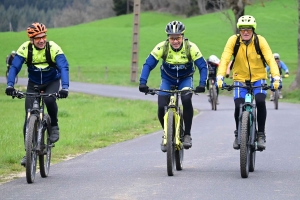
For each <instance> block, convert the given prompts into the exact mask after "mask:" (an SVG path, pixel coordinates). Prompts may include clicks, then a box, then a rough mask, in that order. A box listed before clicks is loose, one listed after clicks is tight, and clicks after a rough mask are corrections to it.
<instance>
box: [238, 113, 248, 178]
mask: <svg viewBox="0 0 300 200" xmlns="http://www.w3.org/2000/svg"><path fill="white" fill-rule="evenodd" d="M240 133H241V135H240V138H241V145H240V171H241V176H242V178H248V175H249V162H250V146H249V144H248V143H249V142H248V141H249V133H250V115H249V112H247V111H244V112H243V113H242V121H241V131H240Z"/></svg>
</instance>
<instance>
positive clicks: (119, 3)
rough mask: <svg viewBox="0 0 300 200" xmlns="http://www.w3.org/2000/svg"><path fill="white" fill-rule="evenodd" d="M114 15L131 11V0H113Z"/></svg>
mask: <svg viewBox="0 0 300 200" xmlns="http://www.w3.org/2000/svg"><path fill="white" fill-rule="evenodd" d="M113 3H114V7H113V10H114V11H115V13H116V15H117V16H119V15H125V14H128V13H132V11H133V2H132V1H130V0H113Z"/></svg>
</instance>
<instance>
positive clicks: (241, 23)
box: [217, 15, 280, 149]
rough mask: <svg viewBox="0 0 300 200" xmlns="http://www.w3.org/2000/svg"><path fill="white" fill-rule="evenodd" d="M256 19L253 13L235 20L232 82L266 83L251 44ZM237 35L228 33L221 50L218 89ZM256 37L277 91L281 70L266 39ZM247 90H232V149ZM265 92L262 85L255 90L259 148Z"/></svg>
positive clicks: (263, 144)
mask: <svg viewBox="0 0 300 200" xmlns="http://www.w3.org/2000/svg"><path fill="white" fill-rule="evenodd" d="M256 26H257V24H256V20H255V18H254V17H253V16H250V15H244V16H241V17H240V18H239V19H238V22H237V28H238V29H239V34H240V36H241V37H240V47H239V50H238V52H237V54H236V57H235V62H234V64H233V68H232V75H233V81H234V85H243V84H245V81H246V80H250V81H251V83H252V84H253V85H254V86H259V85H261V84H265V83H266V80H267V79H268V78H267V72H266V68H265V65H264V63H263V61H262V59H261V56H260V55H259V54H257V52H256V49H255V45H254V34H255V32H254V31H255V30H256ZM237 37H238V35H233V36H231V37H230V38H229V39H228V41H227V43H226V45H225V48H224V51H223V53H222V57H221V61H220V65H219V70H218V74H217V84H218V87H219V88H222V87H223V86H224V76H225V74H226V69H227V66H228V63H229V62H230V60H231V57H232V55H233V53H234V46H235V43H236V40H237ZM257 37H258V40H259V45H260V49H261V52H262V55H263V56H264V58H265V61H266V63H267V64H268V65H269V66H270V70H271V74H272V77H274V80H275V81H274V84H273V86H272V87H273V89H275V90H277V89H278V87H279V85H280V73H279V70H278V67H277V64H276V62H275V59H274V57H273V54H272V51H271V49H270V47H269V45H268V43H267V41H266V39H265V38H264V37H263V36H261V35H257ZM246 92H247V91H246V89H243V88H235V89H234V103H235V111H234V118H235V123H236V130H235V131H234V134H235V139H234V143H233V148H234V149H239V148H240V147H239V145H238V141H237V129H238V123H239V119H238V118H239V114H240V113H239V111H240V104H242V103H244V102H245V94H246ZM266 94H267V93H266V91H265V90H262V89H261V88H257V89H254V96H255V102H256V106H257V125H258V127H257V128H258V130H257V131H258V133H257V135H258V144H257V146H258V148H260V149H265V148H266V146H265V139H266V135H265V122H266V117H267V109H266Z"/></svg>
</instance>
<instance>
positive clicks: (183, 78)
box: [139, 21, 207, 152]
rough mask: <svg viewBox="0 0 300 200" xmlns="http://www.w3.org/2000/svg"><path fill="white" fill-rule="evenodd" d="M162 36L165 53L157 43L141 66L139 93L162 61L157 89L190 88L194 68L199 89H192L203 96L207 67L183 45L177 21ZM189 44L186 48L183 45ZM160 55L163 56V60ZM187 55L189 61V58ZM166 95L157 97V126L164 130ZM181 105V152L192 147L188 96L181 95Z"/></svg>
mask: <svg viewBox="0 0 300 200" xmlns="http://www.w3.org/2000/svg"><path fill="white" fill-rule="evenodd" d="M165 31H166V34H167V37H168V41H169V43H168V45H167V47H168V48H169V49H168V51H164V50H165V49H164V48H167V47H166V45H165V44H166V43H165V42H166V41H163V42H160V43H158V44H157V45H156V46H155V47H154V49H153V50H152V51H151V53H150V55H149V56H148V57H147V59H146V62H145V63H144V65H143V69H142V73H141V76H140V85H139V91H140V92H143V93H147V92H148V86H147V80H148V77H149V75H150V72H151V70H153V69H154V68H155V67H156V65H157V64H158V62H159V60H160V59H161V58H162V60H163V61H162V64H161V66H160V71H161V78H162V81H161V85H160V89H162V90H170V88H171V85H174V86H178V89H179V90H181V89H183V88H193V87H194V86H193V74H194V72H195V67H194V64H195V65H196V66H197V67H198V69H199V72H200V80H199V85H198V86H197V87H196V92H198V93H200V92H205V85H206V79H207V64H206V61H205V59H204V57H203V56H202V53H201V52H200V50H199V48H198V47H197V46H196V44H194V43H192V42H190V41H187V40H186V39H185V38H184V32H185V26H184V24H183V23H182V22H180V21H172V22H170V23H168V24H167V26H166V29H165ZM187 42H189V46H188V45H186V44H187ZM164 52H166V53H167V55H166V56H164ZM188 55H190V58H189V56H188ZM169 99H170V97H169V95H168V94H167V93H163V92H160V93H159V95H158V119H159V121H160V123H161V126H162V127H164V119H163V118H164V114H165V109H164V107H165V106H167V105H168V103H169ZM181 102H182V105H183V120H184V124H185V132H184V141H183V146H184V148H185V149H189V148H191V147H192V138H191V128H192V120H193V114H194V109H193V105H192V94H187V95H182V96H181ZM161 150H162V151H163V152H166V146H165V145H163V143H162V145H161Z"/></svg>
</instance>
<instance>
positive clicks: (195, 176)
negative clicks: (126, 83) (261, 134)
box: [0, 77, 300, 200]
mask: <svg viewBox="0 0 300 200" xmlns="http://www.w3.org/2000/svg"><path fill="white" fill-rule="evenodd" d="M0 83H5V78H3V77H2V78H1V77H0ZM19 84H26V80H25V79H20V80H19ZM70 91H72V92H83V91H85V92H86V93H89V94H96V95H101V96H110V97H122V98H129V99H142V100H150V101H156V98H157V97H155V96H150V95H147V96H146V95H143V94H142V93H139V92H138V89H137V88H127V87H120V86H106V85H97V84H87V83H77V82H71V83H70ZM193 105H194V108H196V109H198V110H199V111H200V114H199V115H197V116H196V117H195V118H194V121H193V128H192V138H193V147H192V148H191V149H189V150H186V151H185V155H184V166H183V170H182V171H175V175H174V176H172V177H169V176H168V175H167V169H166V154H164V153H162V152H161V151H160V142H161V135H162V132H161V131H159V132H157V133H151V134H149V135H146V136H142V137H138V138H136V139H133V140H130V141H126V142H121V143H118V144H114V145H111V146H109V147H106V148H101V149H98V150H95V151H93V152H90V153H87V154H84V155H81V156H78V157H76V158H74V159H71V160H68V161H64V162H61V163H58V164H55V165H52V166H51V170H50V175H49V177H48V178H41V177H40V175H39V174H37V176H36V180H35V183H33V184H27V182H26V178H25V177H21V178H18V179H15V180H13V181H10V182H7V183H4V184H2V185H0V199H1V200H2V199H5V200H6V199H19V200H20V199H42V198H45V199H55V200H58V199H130V200H131V199H149V200H150V199H203V200H206V199H214V200H215V199H216V200H224V199H243V200H245V199H258V200H259V199H262V200H267V199H272V200H277V199H278V200H279V199H280V200H281V199H285V200H290V199H300V179H299V176H300V150H299V144H300V134H299V129H298V128H299V127H298V125H297V124H298V123H299V119H300V112H299V110H300V105H298V104H290V103H283V102H280V103H279V109H278V110H275V109H274V108H273V103H272V102H270V101H267V109H268V117H267V123H266V134H267V149H266V150H265V151H263V152H257V153H256V167H255V171H254V172H251V173H250V174H249V177H248V178H246V179H244V178H241V176H240V167H239V151H237V150H234V149H233V148H232V143H233V139H234V135H233V131H234V127H235V125H234V119H233V108H234V104H233V100H232V97H225V96H221V97H220V105H219V106H218V110H217V111H212V110H211V109H210V104H209V103H208V102H207V97H206V95H205V94H200V95H197V96H193ZM141 109H143V108H141ZM153 114H154V115H156V113H153ZM57 145H59V144H57Z"/></svg>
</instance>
